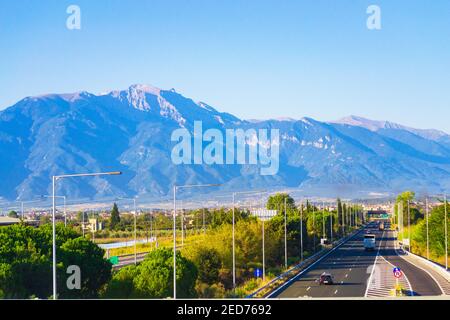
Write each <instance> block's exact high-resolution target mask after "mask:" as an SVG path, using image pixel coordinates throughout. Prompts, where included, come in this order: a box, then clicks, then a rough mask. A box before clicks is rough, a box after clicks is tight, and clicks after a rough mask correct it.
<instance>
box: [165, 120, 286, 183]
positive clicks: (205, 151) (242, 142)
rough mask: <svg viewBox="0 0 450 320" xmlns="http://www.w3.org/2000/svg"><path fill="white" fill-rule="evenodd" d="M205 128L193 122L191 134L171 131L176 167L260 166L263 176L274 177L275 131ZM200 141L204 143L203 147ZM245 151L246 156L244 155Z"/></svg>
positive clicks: (277, 155) (276, 156)
mask: <svg viewBox="0 0 450 320" xmlns="http://www.w3.org/2000/svg"><path fill="white" fill-rule="evenodd" d="M224 131H225V137H224V133H223V131H221V130H219V129H207V130H206V131H205V132H203V123H202V121H194V131H193V134H191V132H190V131H189V130H188V129H186V128H179V129H176V130H174V131H173V132H172V136H171V141H172V142H177V144H176V145H175V146H174V147H173V149H172V153H171V158H172V162H173V163H174V164H176V165H181V164H194V165H202V164H207V165H214V164H216V165H234V164H239V165H245V164H249V165H260V174H261V175H263V176H268V175H276V174H277V173H278V170H279V166H280V163H279V162H280V159H279V158H280V132H279V129H270V130H269V129H258V130H256V129H246V130H244V129H225V130H224ZM204 142H207V144H206V145H204ZM247 150H248V153H247Z"/></svg>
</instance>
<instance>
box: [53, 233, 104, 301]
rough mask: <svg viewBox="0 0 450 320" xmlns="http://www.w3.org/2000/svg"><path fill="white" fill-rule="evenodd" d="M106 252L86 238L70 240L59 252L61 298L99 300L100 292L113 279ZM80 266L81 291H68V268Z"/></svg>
mask: <svg viewBox="0 0 450 320" xmlns="http://www.w3.org/2000/svg"><path fill="white" fill-rule="evenodd" d="M104 254H105V252H104V250H103V249H101V248H100V247H99V246H97V245H96V244H95V243H93V242H92V241H90V240H88V239H85V238H76V239H69V240H67V241H66V242H64V244H63V245H62V246H61V249H60V252H59V259H58V260H59V261H60V262H59V266H60V273H59V275H60V279H61V280H60V281H59V289H58V292H59V293H60V297H61V298H72V299H88V298H89V299H91V298H98V295H99V292H100V291H101V290H102V288H103V286H105V285H106V284H107V283H108V282H109V281H110V279H111V268H112V265H111V262H109V261H108V260H106V259H104V258H103V256H104ZM72 265H75V266H79V267H80V269H81V280H82V285H81V289H80V290H69V289H67V286H66V282H67V278H68V277H69V276H70V275H67V273H66V270H67V267H68V266H72Z"/></svg>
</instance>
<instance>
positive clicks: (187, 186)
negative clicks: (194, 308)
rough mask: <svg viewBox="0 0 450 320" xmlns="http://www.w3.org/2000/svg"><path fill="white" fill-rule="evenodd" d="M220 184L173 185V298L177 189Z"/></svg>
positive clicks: (174, 291)
mask: <svg viewBox="0 0 450 320" xmlns="http://www.w3.org/2000/svg"><path fill="white" fill-rule="evenodd" d="M218 186H220V184H191V185H183V186H177V185H174V186H173V298H174V299H176V298H177V236H176V228H177V221H176V219H177V191H178V190H179V189H188V188H208V187H218Z"/></svg>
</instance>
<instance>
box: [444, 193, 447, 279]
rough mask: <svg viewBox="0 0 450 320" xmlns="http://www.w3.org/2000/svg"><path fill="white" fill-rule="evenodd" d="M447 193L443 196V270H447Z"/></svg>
mask: <svg viewBox="0 0 450 320" xmlns="http://www.w3.org/2000/svg"><path fill="white" fill-rule="evenodd" d="M447 207H448V206H447V195H445V196H444V223H445V230H444V231H445V270H448V225H447V219H448V217H447V210H448V209H447Z"/></svg>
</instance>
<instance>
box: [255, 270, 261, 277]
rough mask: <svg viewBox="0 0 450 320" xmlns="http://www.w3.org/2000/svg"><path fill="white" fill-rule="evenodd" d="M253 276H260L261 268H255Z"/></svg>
mask: <svg viewBox="0 0 450 320" xmlns="http://www.w3.org/2000/svg"><path fill="white" fill-rule="evenodd" d="M254 273H255V277H257V278H261V269H255V272H254Z"/></svg>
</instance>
